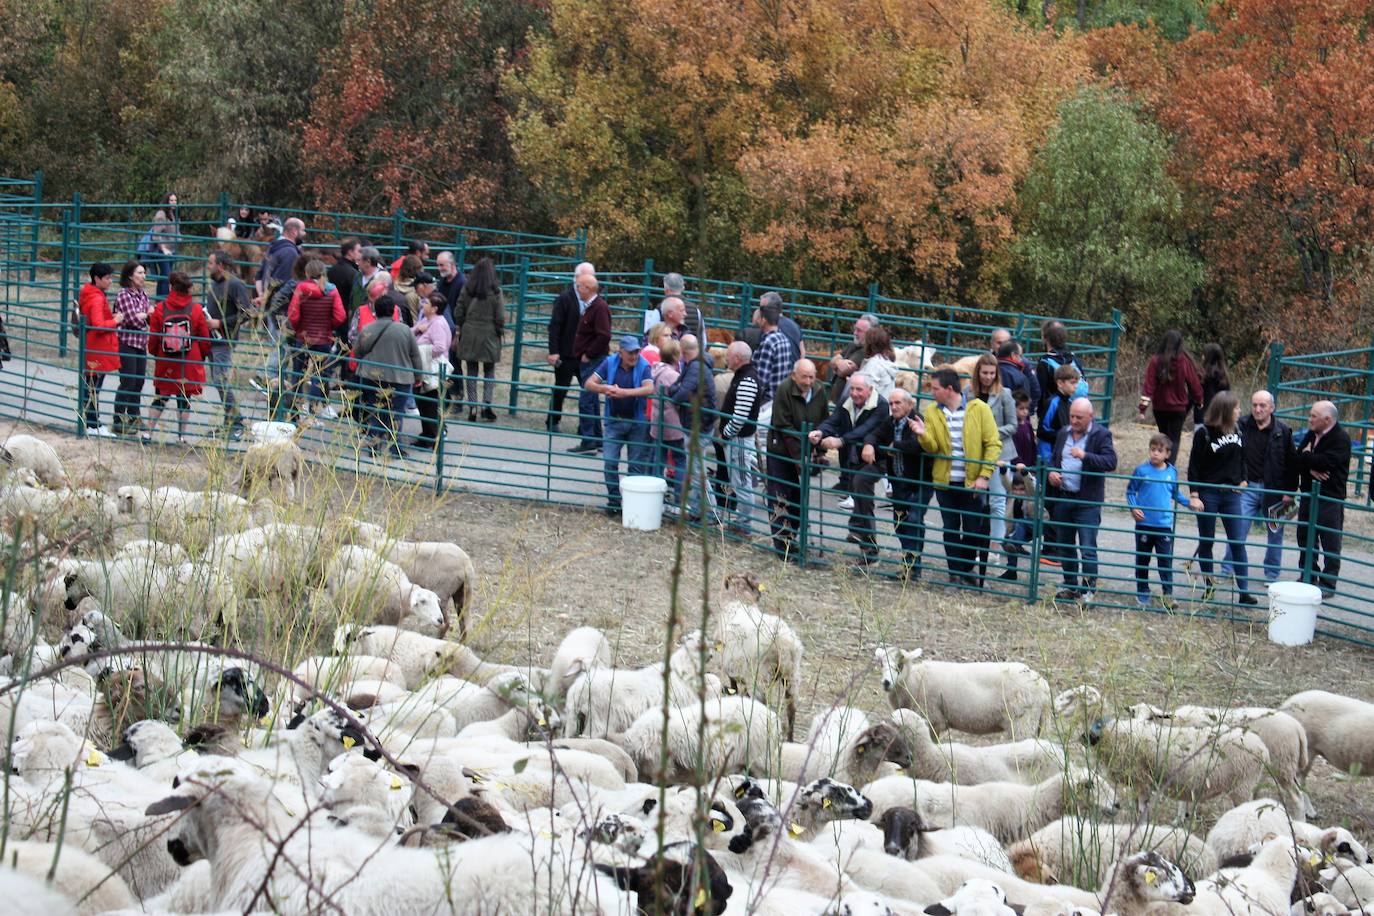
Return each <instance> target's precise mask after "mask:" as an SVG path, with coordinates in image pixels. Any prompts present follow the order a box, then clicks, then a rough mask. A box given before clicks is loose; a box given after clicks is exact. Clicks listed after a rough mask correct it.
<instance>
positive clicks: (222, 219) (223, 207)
mask: <svg viewBox="0 0 1374 916" xmlns="http://www.w3.org/2000/svg"><path fill="white" fill-rule="evenodd" d="M227 222H229V192H228V191H220V192H219V224H220V225H221V226H223V225H224V224H225V223H227Z"/></svg>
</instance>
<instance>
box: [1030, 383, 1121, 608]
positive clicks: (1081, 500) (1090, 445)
mask: <svg viewBox="0 0 1374 916" xmlns="http://www.w3.org/2000/svg"><path fill="white" fill-rule="evenodd" d="M1050 466H1051V467H1052V468H1053V469H1054V470H1052V471H1050V473H1049V476H1048V477H1047V478H1046V481H1047V482H1048V483H1049V494H1048V495H1049V500H1048V502H1049V510H1050V521H1051V522H1052V523H1053V527H1052V529H1051V537H1050V542H1049V543H1047V544H1046V549H1047V550H1049V551H1051V552H1053V553H1055V554H1056V555H1057V556H1058V557H1059V561H1060V563H1062V564H1063V573H1064V587H1063V588H1062V589H1060V590H1059V592H1058V593H1057V594H1056V595H1055V596H1054V597H1055V598H1057V599H1059V600H1061V601H1077V602H1079V603H1083V604H1086V603H1087V602H1089V601H1091V600H1092V599H1093V590H1094V589H1095V588H1096V587H1097V529H1098V528H1099V527H1101V525H1102V500H1103V498H1104V496H1105V494H1106V481H1105V480H1104V479H1103V477H1102V475H1103V474H1110V473H1111V472H1112V471H1115V470H1116V447H1115V445H1114V444H1113V442H1112V431H1111V430H1110V429H1108V428H1107V427H1105V426H1102V425H1101V424H1098V423H1094V422H1093V402H1092V401H1090V400H1088V399H1087V398H1076V399H1074V401H1073V402H1072V403H1071V404H1069V425H1068V426H1067V427H1065V428H1064V429H1061V430H1060V431H1059V434H1058V435H1057V436H1056V437H1055V440H1054V452H1053V454H1052V456H1051V458H1050ZM1075 540H1076V541H1077V548H1075V546H1074V542H1075ZM1080 558H1081V559H1082V563H1083V566H1082V572H1083V576H1082V580H1081V581H1080V579H1079V575H1078V573H1079V559H1080Z"/></svg>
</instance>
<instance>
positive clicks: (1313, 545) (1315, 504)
mask: <svg viewBox="0 0 1374 916" xmlns="http://www.w3.org/2000/svg"><path fill="white" fill-rule="evenodd" d="M1309 435H1310V433H1309ZM1321 492H1322V484H1321V481H1320V480H1314V481H1312V490H1311V492H1310V493H1308V499H1309V502H1308V504H1307V507H1308V509H1307V520H1306V522H1305V523H1304V528H1303V534H1302V542H1303V545H1304V546H1303V549H1302V575H1301V578H1300V579H1299V581H1301V582H1312V564H1313V563H1314V562H1315V561H1316V554H1317V516H1318V515H1320V514H1321V511H1320V510H1321V498H1322V496H1321Z"/></svg>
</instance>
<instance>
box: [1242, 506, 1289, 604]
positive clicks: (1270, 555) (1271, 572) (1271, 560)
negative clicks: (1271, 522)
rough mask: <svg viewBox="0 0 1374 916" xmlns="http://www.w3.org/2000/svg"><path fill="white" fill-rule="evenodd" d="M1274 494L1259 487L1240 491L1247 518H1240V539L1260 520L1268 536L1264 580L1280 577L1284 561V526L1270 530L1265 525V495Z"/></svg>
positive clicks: (1243, 509)
mask: <svg viewBox="0 0 1374 916" xmlns="http://www.w3.org/2000/svg"><path fill="white" fill-rule="evenodd" d="M1265 496H1272V494H1266V493H1265V492H1264V491H1263V490H1261V489H1260V488H1259V487H1246V488H1245V489H1243V490H1241V491H1240V511H1241V513H1242V514H1244V516H1245V518H1243V519H1241V520H1240V540H1241V542H1242V543H1244V542H1245V539H1246V538H1248V537H1249V536H1250V526H1251V525H1253V524H1255V523H1256V522H1258V523H1259V524H1260V526H1261V528H1262V530H1263V531H1264V533H1265V535H1266V537H1267V538H1268V546H1267V547H1266V548H1265V549H1264V580H1265V581H1266V582H1273V581H1274V580H1276V579H1278V577H1279V565H1280V564H1281V563H1282V562H1283V526H1282V525H1280V526H1279V530H1278V531H1270V530H1269V528H1268V526H1267V525H1265V522H1266V521H1267V518H1266V516H1265V514H1264V497H1265Z"/></svg>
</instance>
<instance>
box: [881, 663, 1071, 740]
mask: <svg viewBox="0 0 1374 916" xmlns="http://www.w3.org/2000/svg"><path fill="white" fill-rule="evenodd" d="M875 655H876V657H877V659H878V662H879V664H880V665H881V666H882V677H883V690H885V691H887V699H888V702H889V703H890V704H891V705H892V708H893V709H914V710H916V711H917V712H920V713H921V714H922V715H924V716H925V717H926V719H927V720H928V721H929V722H930V724H931V727H932V728H934V729H935V731H936V732H937V733H940V734H943V733H944V732H946V731H947V730H949V729H951V728H955V729H958V730H959V731H963V732H968V733H970V734H975V735H990V734H993V733H995V732H999V731H1005V732H1009V733H1011V735H1012V737H1013V738H1029V737H1034V736H1036V735H1039V734H1040V731H1041V729H1042V728H1043V727H1044V725H1045V723H1046V722H1047V721H1048V717H1049V710H1050V685H1049V682H1048V681H1046V680H1045V678H1044V677H1042V676H1041V675H1040V674H1038V673H1036V672H1035V671H1034V670H1033V669H1032V668H1030V666H1028V665H1023V664H1021V663H1019V662H938V661H930V660H924V661H923V660H922V657H923V655H924V652H923V650H921V649H914V650H911V651H903V650H901V649H898V648H896V647H895V646H879V647H878V649H877V650H876V652H875Z"/></svg>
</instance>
